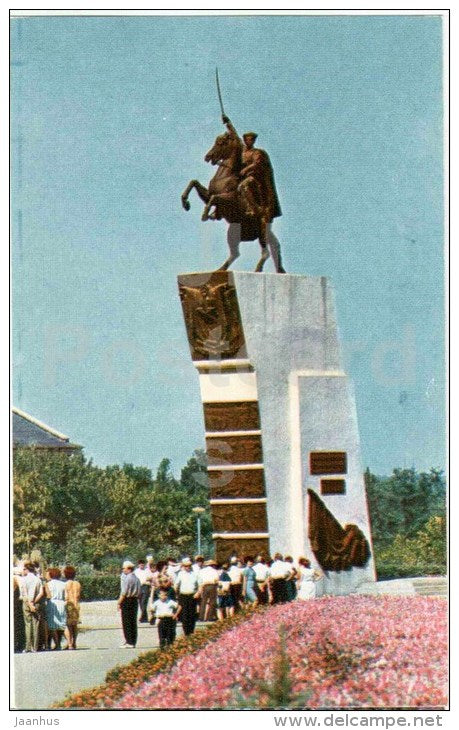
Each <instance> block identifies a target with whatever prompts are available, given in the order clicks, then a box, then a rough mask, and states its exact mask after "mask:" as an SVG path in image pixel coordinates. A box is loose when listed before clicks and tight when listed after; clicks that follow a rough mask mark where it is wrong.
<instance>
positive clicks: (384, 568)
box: [376, 557, 446, 580]
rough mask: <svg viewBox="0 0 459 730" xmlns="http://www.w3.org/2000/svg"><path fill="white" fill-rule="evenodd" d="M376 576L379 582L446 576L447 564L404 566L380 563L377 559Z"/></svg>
mask: <svg viewBox="0 0 459 730" xmlns="http://www.w3.org/2000/svg"><path fill="white" fill-rule="evenodd" d="M376 574H377V576H378V580H390V579H391V578H416V577H418V576H426V575H446V566H445V564H440V565H439V564H435V563H418V564H417V565H416V564H415V565H403V564H402V563H386V562H379V561H378V558H377V557H376Z"/></svg>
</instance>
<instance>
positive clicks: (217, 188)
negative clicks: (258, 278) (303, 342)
mask: <svg viewBox="0 0 459 730" xmlns="http://www.w3.org/2000/svg"><path fill="white" fill-rule="evenodd" d="M242 149H243V145H242V142H241V140H240V139H239V138H238V137H237V136H235V135H232V134H230V133H228V132H225V133H224V134H220V135H219V136H218V137H217V138H216V140H215V142H214V144H213V146H212V148H211V149H210V150H209V151H208V152H207V154H206V156H205V157H204V160H205V161H206V162H211V163H212V165H217V166H218V169H217V172H216V173H215V175H214V176H213V178H212V179H211V181H210V183H209V187H208V188H206V187H204V185H201V183H200V182H199V181H198V180H190V182H189V183H188V185H187V186H186V188H185V190H184V191H183V193H182V206H183V207H184V209H185V210H190V202H189V200H188V197H189V194H190V192H191V191H192V190H193V188H194V189H195V190H196V192H197V194H198V195H199V197H200V198H201V200H202V201H203V202H204V203H205V204H206V205H205V207H204V211H203V214H202V220H203V221H207V220H221V219H222V218H223V219H224V220H226V221H227V222H228V223H229V227H228V246H229V249H230V255H229V257H228V258H227V259H226V261H225V262H224V263H223V264H222V265H221V266H220V268H219V269H218V271H226V269H228V268H229V266H231V264H232V263H233V261H235V260H236V259H237V257H238V256H239V255H240V253H239V244H240V242H241V241H254V240H256V239H257V238H258V240H259V243H260V246H261V257H260V260H259V261H258V263H257V266H256V268H255V271H262V270H263V266H264V263H265V261H266V260H267V259H268V258H269V255H270V253H271V256H272V258H273V261H274V265H275V267H276V271H277V272H278V273H285V271H284V269H283V267H282V262H281V252H280V244H279V241H278V240H277V238H276V236H275V235H274V234H273V233H272V231H271V229H270V226H271V219H270V218H269V214H268V213H267V212H266V207H265V209H263V206H260V207H259V210H258V211H257V212H256V213H255V215H248V214H247V213H246V211H245V205H244V200H243V196H242V194H241V191H240V189H239V186H240V183H241V174H240V172H241V169H242Z"/></svg>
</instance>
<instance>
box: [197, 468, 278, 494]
mask: <svg viewBox="0 0 459 730" xmlns="http://www.w3.org/2000/svg"><path fill="white" fill-rule="evenodd" d="M208 476H209V485H210V496H211V499H218V498H223V497H227V498H228V499H231V498H232V497H264V496H265V478H264V470H263V469H235V470H234V471H230V470H225V471H217V470H215V471H214V470H212V471H209V472H208Z"/></svg>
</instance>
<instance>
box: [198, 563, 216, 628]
mask: <svg viewBox="0 0 459 730" xmlns="http://www.w3.org/2000/svg"><path fill="white" fill-rule="evenodd" d="M198 581H199V595H200V599H201V603H200V606H199V620H200V621H216V620H217V611H216V609H217V585H218V571H217V570H216V562H215V560H213V559H210V560H206V562H205V563H204V567H203V569H202V570H201V571H200V573H199V577H198Z"/></svg>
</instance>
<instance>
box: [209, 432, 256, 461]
mask: <svg viewBox="0 0 459 730" xmlns="http://www.w3.org/2000/svg"><path fill="white" fill-rule="evenodd" d="M206 451H207V458H208V463H209V464H218V465H220V464H261V463H262V461H263V451H262V447H261V436H259V435H249V434H245V435H244V436H225V434H224V433H222V435H221V436H219V437H218V438H207V439H206Z"/></svg>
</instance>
